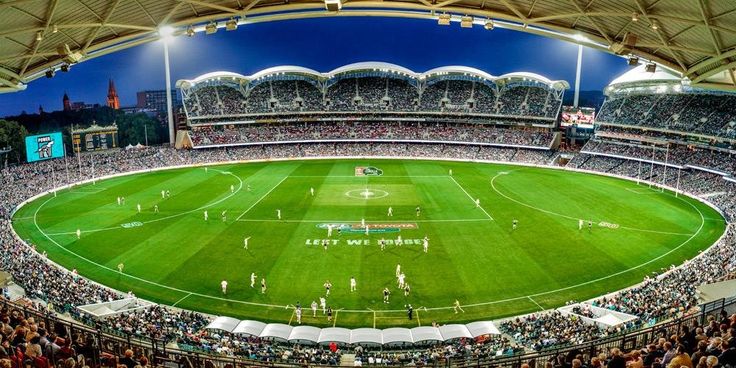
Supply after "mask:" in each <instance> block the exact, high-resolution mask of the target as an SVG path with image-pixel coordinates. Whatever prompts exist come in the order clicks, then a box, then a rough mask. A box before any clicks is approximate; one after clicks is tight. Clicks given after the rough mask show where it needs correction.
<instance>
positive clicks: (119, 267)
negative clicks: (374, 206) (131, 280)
mask: <svg viewBox="0 0 736 368" xmlns="http://www.w3.org/2000/svg"><path fill="white" fill-rule="evenodd" d="M123 268H125V265H124V264H123V262H120V263H119V264H118V272H120V273H123Z"/></svg>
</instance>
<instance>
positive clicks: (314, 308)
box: [311, 300, 317, 317]
mask: <svg viewBox="0 0 736 368" xmlns="http://www.w3.org/2000/svg"><path fill="white" fill-rule="evenodd" d="M311 307H312V317H317V302H315V301H314V300H312V305H311Z"/></svg>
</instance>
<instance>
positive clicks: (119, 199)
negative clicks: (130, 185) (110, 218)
mask: <svg viewBox="0 0 736 368" xmlns="http://www.w3.org/2000/svg"><path fill="white" fill-rule="evenodd" d="M119 205H120V197H118V206H119Z"/></svg>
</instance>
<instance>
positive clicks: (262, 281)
mask: <svg viewBox="0 0 736 368" xmlns="http://www.w3.org/2000/svg"><path fill="white" fill-rule="evenodd" d="M265 293H266V279H265V278H261V294H265Z"/></svg>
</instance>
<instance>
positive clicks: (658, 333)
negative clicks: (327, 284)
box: [2, 297, 736, 368]
mask: <svg viewBox="0 0 736 368" xmlns="http://www.w3.org/2000/svg"><path fill="white" fill-rule="evenodd" d="M2 307H3V309H18V310H21V311H23V313H24V315H25V316H26V318H28V317H31V316H32V317H34V319H35V320H36V321H44V322H45V324H46V326H47V330H48V331H54V332H55V333H56V334H57V335H61V336H65V337H67V338H68V337H70V336H75V335H81V336H83V337H84V339H85V340H86V341H87V346H88V347H89V348H90V349H89V351H90V352H91V356H87V357H86V358H88V359H91V360H92V363H93V366H96V367H100V366H109V365H110V364H111V362H109V361H108V360H109V356H110V355H112V356H116V357H120V356H123V354H124V353H125V350H127V349H132V350H133V351H134V354H135V356H145V357H147V358H148V360H149V361H150V362H151V363H152V365H153V366H164V365H165V366H167V367H171V368H174V367H176V368H241V367H293V366H309V365H310V364H298V363H282V362H261V361H257V360H252V359H245V358H242V357H225V356H218V355H212V354H208V353H206V352H201V351H197V350H196V349H188V351H187V350H184V349H179V348H176V349H172V348H167V346H166V341H164V340H162V339H157V338H146V337H140V336H134V335H132V334H118V333H109V332H105V331H103V330H102V329H101V328H99V327H92V326H88V325H84V324H81V323H78V322H75V321H68V320H63V319H61V318H59V317H57V316H55V315H54V314H52V313H44V312H40V311H38V310H35V309H32V308H28V307H26V306H23V305H18V304H15V303H12V302H10V301H7V300H3V301H2ZM726 308H736V297H732V298H727V299H720V300H716V301H713V302H710V303H707V304H703V305H701V306H700V310H699V311H697V312H694V313H691V314H688V315H685V316H683V317H680V318H676V319H673V320H670V321H668V322H665V323H662V324H658V325H655V326H652V327H649V328H646V329H643V330H638V331H634V332H630V333H623V334H619V335H616V336H610V337H606V338H602V339H598V340H594V341H589V342H585V343H583V344H579V345H567V346H564V347H559V348H552V349H546V350H543V351H539V352H532V353H526V354H520V355H513V356H494V357H491V358H478V359H473V358H460V359H457V358H452V359H441V360H439V361H437V362H433V363H431V364H430V365H431V366H434V367H485V366H493V367H508V368H519V367H520V366H521V364H523V363H528V364H529V365H530V366H531V368H539V367H543V366H544V363H545V362H547V361H549V360H551V359H554V358H555V357H557V356H558V355H560V354H564V355H567V354H568V353H570V352H571V351H576V352H579V353H580V354H583V355H584V356H587V357H594V356H596V355H598V354H599V353H601V352H607V351H608V350H609V349H612V348H619V349H621V350H622V351H630V350H634V349H639V348H641V347H643V346H645V345H646V344H648V343H650V342H654V341H656V340H657V339H658V338H660V337H665V338H667V337H669V336H672V335H674V334H679V333H680V332H681V328H682V326H693V325H694V324H698V325H702V324H704V323H705V321H706V319H707V317H708V315H712V314H717V313H720V312H721V311H722V310H725V309H726ZM364 365H368V364H366V363H364ZM113 366H114V365H113Z"/></svg>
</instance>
